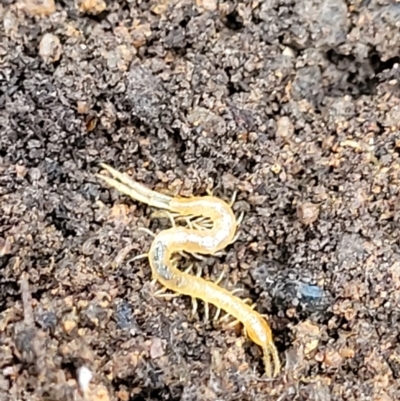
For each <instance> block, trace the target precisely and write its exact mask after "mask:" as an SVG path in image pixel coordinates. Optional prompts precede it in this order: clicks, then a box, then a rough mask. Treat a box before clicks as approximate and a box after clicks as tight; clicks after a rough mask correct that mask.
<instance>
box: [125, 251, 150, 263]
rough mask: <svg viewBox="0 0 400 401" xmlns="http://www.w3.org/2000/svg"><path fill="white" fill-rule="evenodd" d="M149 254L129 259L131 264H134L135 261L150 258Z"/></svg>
mask: <svg viewBox="0 0 400 401" xmlns="http://www.w3.org/2000/svg"><path fill="white" fill-rule="evenodd" d="M148 257H149V254H148V253H141V254H140V255H136V256H134V257H133V258H132V259H129V261H128V263H129V262H134V261H135V260H139V259H144V258H148Z"/></svg>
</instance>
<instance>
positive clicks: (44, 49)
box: [39, 33, 62, 64]
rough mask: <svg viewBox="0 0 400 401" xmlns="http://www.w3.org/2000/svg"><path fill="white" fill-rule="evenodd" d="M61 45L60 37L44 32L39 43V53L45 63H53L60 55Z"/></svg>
mask: <svg viewBox="0 0 400 401" xmlns="http://www.w3.org/2000/svg"><path fill="white" fill-rule="evenodd" d="M61 53H62V46H61V42H60V39H59V38H58V37H57V36H55V35H53V34H51V33H46V34H45V35H44V36H43V38H42V40H41V41H40V45H39V54H40V56H41V57H42V59H43V60H44V62H45V63H47V64H49V63H55V62H56V61H58V60H59V59H60V57H61Z"/></svg>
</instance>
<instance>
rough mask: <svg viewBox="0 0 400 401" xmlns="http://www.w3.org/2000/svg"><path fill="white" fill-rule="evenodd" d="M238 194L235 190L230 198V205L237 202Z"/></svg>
mask: <svg viewBox="0 0 400 401" xmlns="http://www.w3.org/2000/svg"><path fill="white" fill-rule="evenodd" d="M236 196H237V191H233V194H232V198H231V200H230V202H229V206H230V207H232V206H233V204H234V203H235V201H236Z"/></svg>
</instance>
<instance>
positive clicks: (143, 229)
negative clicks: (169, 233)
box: [138, 227, 156, 238]
mask: <svg viewBox="0 0 400 401" xmlns="http://www.w3.org/2000/svg"><path fill="white" fill-rule="evenodd" d="M138 231H143V232H145V233H146V234H149V235H151V236H152V237H153V238H154V237H155V236H156V234H155V233H153V231H151V230H149V229H148V228H146V227H139V228H138Z"/></svg>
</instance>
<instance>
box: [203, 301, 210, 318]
mask: <svg viewBox="0 0 400 401" xmlns="http://www.w3.org/2000/svg"><path fill="white" fill-rule="evenodd" d="M209 318H210V308H209V305H208V302H204V323H208V320H209Z"/></svg>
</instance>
